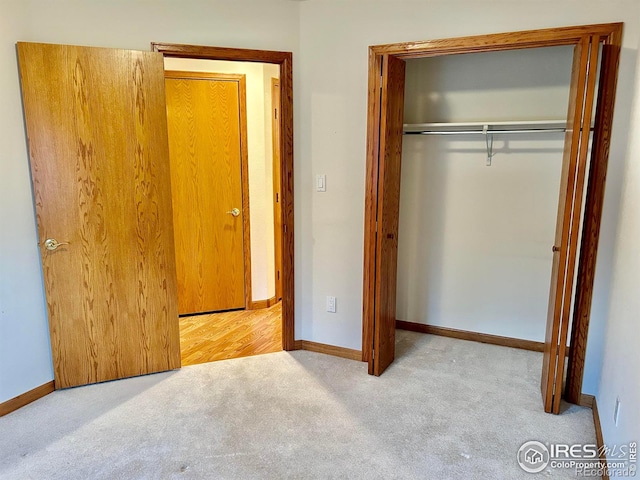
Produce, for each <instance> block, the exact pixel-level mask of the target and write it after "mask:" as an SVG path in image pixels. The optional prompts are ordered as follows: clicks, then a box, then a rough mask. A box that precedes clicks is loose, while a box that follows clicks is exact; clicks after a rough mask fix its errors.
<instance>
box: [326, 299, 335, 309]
mask: <svg viewBox="0 0 640 480" xmlns="http://www.w3.org/2000/svg"><path fill="white" fill-rule="evenodd" d="M327 312H330V313H336V297H327Z"/></svg>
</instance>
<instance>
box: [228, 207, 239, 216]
mask: <svg viewBox="0 0 640 480" xmlns="http://www.w3.org/2000/svg"><path fill="white" fill-rule="evenodd" d="M227 213H230V214H231V215H233V216H234V217H237V216H238V215H240V210H239V209H237V208H234V209H233V210H229V211H228V212H227Z"/></svg>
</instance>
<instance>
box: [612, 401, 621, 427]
mask: <svg viewBox="0 0 640 480" xmlns="http://www.w3.org/2000/svg"><path fill="white" fill-rule="evenodd" d="M619 418H620V397H618V398H616V408H614V410H613V423H615V425H616V427H617V426H618V419H619Z"/></svg>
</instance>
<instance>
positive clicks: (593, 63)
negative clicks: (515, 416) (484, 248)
mask: <svg viewBox="0 0 640 480" xmlns="http://www.w3.org/2000/svg"><path fill="white" fill-rule="evenodd" d="M598 53H599V37H597V36H595V37H594V36H591V37H584V38H583V39H582V40H581V41H580V42H579V43H577V44H576V46H575V47H574V57H573V66H572V73H571V91H570V96H569V111H568V114H567V133H566V135H565V143H564V156H563V160H562V175H561V178H560V198H559V201H558V217H557V223H556V235H555V241H554V245H553V264H552V272H551V288H550V293H549V310H548V315H547V328H546V336H545V349H544V357H543V365H542V378H541V391H542V399H543V402H544V410H545V412H550V413H559V412H560V400H561V398H562V388H563V383H564V371H565V357H566V351H567V335H568V330H569V315H570V312H571V305H572V295H573V284H574V276H575V275H574V274H575V270H576V268H575V264H576V259H577V254H578V248H579V245H578V235H579V230H580V219H581V217H582V202H583V193H584V186H585V176H586V175H585V174H586V171H587V167H588V165H587V157H588V153H589V136H590V130H591V118H592V112H593V105H594V97H595V90H596V83H597V78H596V73H597V70H598Z"/></svg>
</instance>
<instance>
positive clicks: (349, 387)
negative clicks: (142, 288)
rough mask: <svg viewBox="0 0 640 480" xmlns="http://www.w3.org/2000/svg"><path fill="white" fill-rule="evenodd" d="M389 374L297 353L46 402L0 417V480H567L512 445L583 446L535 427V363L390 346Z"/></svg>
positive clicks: (565, 417)
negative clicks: (525, 461)
mask: <svg viewBox="0 0 640 480" xmlns="http://www.w3.org/2000/svg"><path fill="white" fill-rule="evenodd" d="M397 357H398V358H397V360H396V362H395V363H394V364H393V365H392V367H391V368H390V369H389V370H388V371H387V372H386V373H385V374H384V375H383V376H381V377H380V378H376V377H372V376H369V375H367V371H366V365H365V364H362V363H360V362H354V361H351V360H344V359H340V358H336V357H331V356H327V355H322V354H317V353H312V352H306V351H297V352H292V353H287V352H278V353H272V354H268V355H262V356H258V357H248V358H242V359H237V360H226V361H220V362H216V363H209V364H202V365H196V366H191V367H185V368H183V369H182V370H180V371H175V372H170V373H163V374H156V375H149V376H145V377H138V378H133V379H128V380H121V381H116V382H110V383H105V384H100V385H93V386H88V387H81V388H75V389H70V390H65V391H58V392H55V393H53V394H51V395H49V396H47V397H45V398H43V399H41V400H38V401H37V402H35V403H33V404H31V405H28V406H27V407H24V408H23V409H21V410H18V411H16V412H14V413H12V414H9V415H7V416H5V417H3V418H0V478H2V479H12V480H13V479H16V480H22V479H38V480H42V479H53V478H55V479H65V480H67V479H83V480H85V479H143V478H144V479H209V478H211V479H224V478H228V479H252V478H266V479H284V478H363V479H364V478H366V479H378V478H380V479H383V478H384V479H390V478H402V479H410V478H424V479H482V480H487V479H509V480H511V479H519V478H522V479H529V480H532V479H535V478H576V477H575V475H574V474H573V473H572V472H570V471H557V470H549V471H546V472H543V473H540V474H535V475H532V474H527V473H525V472H523V471H522V470H520V468H519V466H518V465H517V463H516V452H517V450H518V448H519V447H520V445H521V444H522V443H524V442H525V441H527V440H532V439H533V440H540V441H542V442H546V441H548V442H569V443H573V442H595V433H594V427H593V421H592V416H591V411H590V410H588V409H585V408H579V407H571V408H569V409H568V410H566V411H565V412H564V413H563V414H562V415H560V416H552V415H547V414H545V413H543V412H542V407H541V401H540V393H539V387H538V384H539V377H540V368H541V361H542V360H541V358H542V357H541V354H538V353H533V352H526V351H522V350H515V349H509V348H503V347H496V346H490V345H483V344H478V343H473V342H465V341H461V340H452V339H447V338H442V337H434V336H430V335H422V334H418V333H411V332H404V331H398V352H397Z"/></svg>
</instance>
